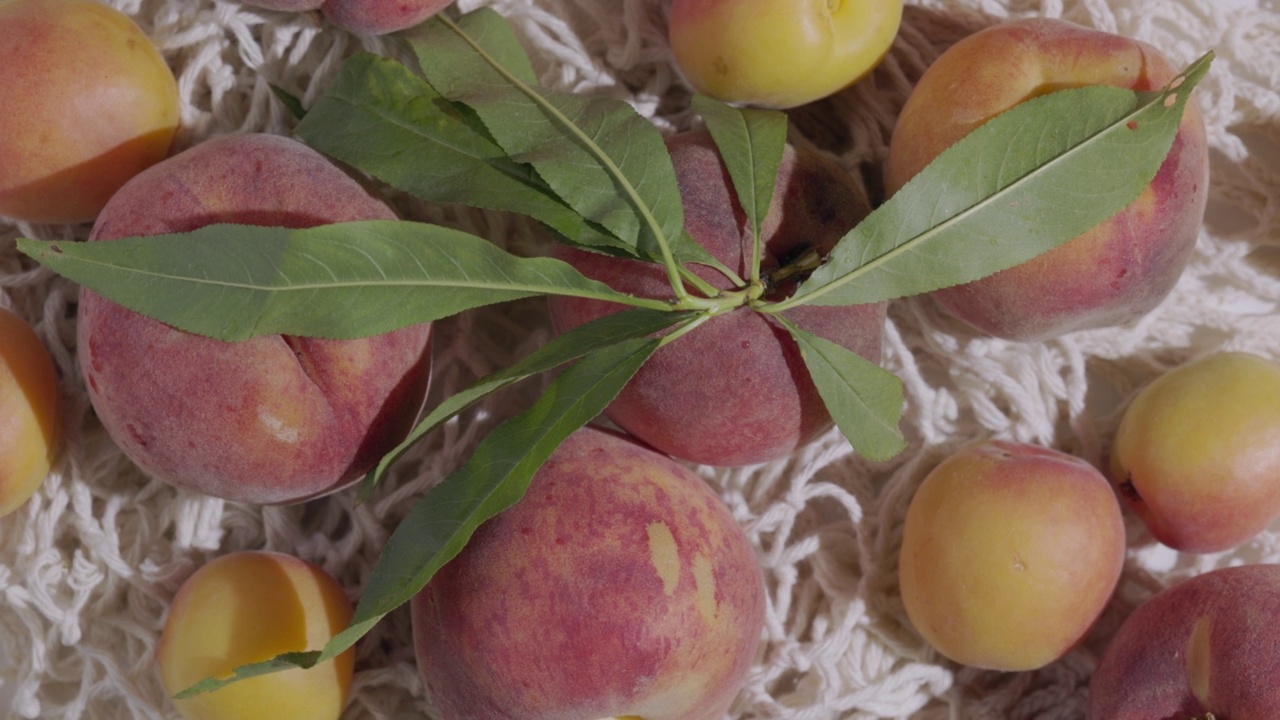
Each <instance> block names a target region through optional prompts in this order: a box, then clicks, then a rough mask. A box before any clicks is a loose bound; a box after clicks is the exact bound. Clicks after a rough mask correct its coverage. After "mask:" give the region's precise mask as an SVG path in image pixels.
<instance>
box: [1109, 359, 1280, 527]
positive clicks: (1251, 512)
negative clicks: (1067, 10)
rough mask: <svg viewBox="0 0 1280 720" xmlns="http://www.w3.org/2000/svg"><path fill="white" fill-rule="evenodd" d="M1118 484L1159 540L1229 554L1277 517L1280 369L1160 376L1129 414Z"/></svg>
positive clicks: (1267, 366) (1258, 366)
mask: <svg viewBox="0 0 1280 720" xmlns="http://www.w3.org/2000/svg"><path fill="white" fill-rule="evenodd" d="M1111 481H1112V482H1113V483H1114V484H1115V485H1116V486H1117V487H1118V488H1119V490H1120V495H1121V497H1123V498H1124V499H1125V501H1126V503H1127V504H1128V506H1129V507H1130V508H1131V509H1132V510H1133V511H1134V512H1135V513H1136V514H1137V515H1138V517H1140V518H1141V519H1142V521H1143V522H1144V523H1145V524H1146V526H1147V528H1148V529H1149V530H1150V531H1151V534H1152V535H1153V536H1155V538H1156V539H1157V540H1159V541H1160V542H1162V543H1164V544H1165V545H1168V546H1169V547H1172V548H1174V549H1176V550H1181V551H1184V552H1219V551H1222V550H1228V549H1231V548H1233V547H1235V546H1237V545H1239V544H1241V543H1243V542H1244V541H1246V540H1248V539H1249V538H1251V537H1253V536H1254V535H1256V534H1257V533H1258V532H1260V531H1262V530H1263V529H1265V528H1266V527H1267V526H1268V525H1270V524H1271V521H1272V520H1274V519H1275V518H1276V517H1277V516H1278V515H1280V364H1276V363H1275V362H1272V361H1270V360H1268V359H1266V358H1263V357H1260V356H1258V355H1253V354H1251V353H1244V352H1221V353H1214V354H1212V355H1207V356H1205V357H1202V358H1199V359H1197V360H1195V361H1194V362H1190V363H1187V364H1185V365H1181V366H1179V367H1177V368H1174V369H1173V370H1170V371H1169V372H1167V373H1165V374H1163V375H1161V376H1160V377H1158V378H1156V379H1155V380H1154V381H1152V382H1151V383H1150V384H1149V385H1147V386H1146V387H1144V388H1143V389H1142V390H1141V391H1140V392H1139V393H1138V394H1137V395H1136V396H1135V397H1134V399H1133V402H1131V403H1130V404H1129V406H1128V407H1127V408H1126V409H1125V412H1124V416H1123V417H1122V418H1121V420H1120V427H1119V428H1118V429H1117V431H1116V436H1115V441H1114V443H1113V444H1112V448H1111Z"/></svg>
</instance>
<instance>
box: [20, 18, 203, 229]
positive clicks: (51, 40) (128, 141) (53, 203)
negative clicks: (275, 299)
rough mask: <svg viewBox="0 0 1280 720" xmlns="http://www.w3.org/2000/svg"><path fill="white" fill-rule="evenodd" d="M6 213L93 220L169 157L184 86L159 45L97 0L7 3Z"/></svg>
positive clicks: (49, 219) (37, 218) (22, 217)
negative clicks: (180, 86) (117, 193)
mask: <svg viewBox="0 0 1280 720" xmlns="http://www.w3.org/2000/svg"><path fill="white" fill-rule="evenodd" d="M0 58H4V60H3V61H0V98H3V99H4V100H3V102H0V215H8V216H10V217H13V218H17V219H20V220H27V221H31V222H56V223H68V222H82V221H87V220H92V219H93V218H94V217H95V216H96V215H97V214H98V211H99V210H101V209H102V206H103V205H104V204H106V202H107V200H108V199H109V198H110V197H111V195H112V194H113V193H115V191H116V190H118V189H119V188H120V186H121V185H123V184H124V183H125V182H126V181H127V180H128V179H129V178H131V177H133V176H134V175H136V174H138V173H139V172H141V171H142V170H143V169H144V168H147V167H149V166H151V165H153V164H154V163H156V162H159V161H160V160H163V159H164V158H165V157H166V156H167V155H168V154H169V146H170V144H171V143H172V141H173V136H174V134H175V133H176V132H177V130H178V85H177V82H176V81H175V80H174V78H173V74H172V72H170V70H169V67H168V66H167V65H166V64H165V61H164V58H163V57H161V56H160V53H159V52H158V51H157V50H156V48H155V47H154V46H153V45H152V44H151V40H150V39H149V38H148V37H147V36H146V35H145V34H144V33H143V32H142V30H141V29H140V28H138V26H137V25H135V24H134V22H133V21H132V20H131V19H130V18H129V16H127V15H125V14H124V13H122V12H120V11H118V10H116V9H114V8H112V7H110V6H108V5H106V4H103V3H101V2H97V0H0Z"/></svg>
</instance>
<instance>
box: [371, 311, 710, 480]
mask: <svg viewBox="0 0 1280 720" xmlns="http://www.w3.org/2000/svg"><path fill="white" fill-rule="evenodd" d="M693 317H694V313H688V312H668V311H661V310H647V309H644V308H629V309H626V310H623V311H621V312H617V313H610V314H608V315H605V316H603V317H600V318H597V319H595V320H592V321H591V322H589V323H586V324H584V325H579V326H578V327H576V328H573V329H572V330H570V331H568V332H566V333H563V334H560V335H557V336H555V337H553V338H552V339H551V340H549V341H548V342H547V343H546V344H545V345H543V346H542V347H540V348H538V349H537V350H535V351H533V352H532V353H530V354H529V356H528V357H526V358H524V359H522V360H520V361H519V362H517V363H516V364H514V365H512V366H510V367H508V368H505V369H503V370H499V371H498V372H495V373H493V374H491V375H488V376H486V377H484V378H481V379H480V380H478V381H476V382H475V383H474V384H472V385H471V386H469V387H467V388H466V389H463V390H460V391H458V392H456V393H454V394H453V395H450V396H449V397H447V398H445V399H444V400H442V401H441V403H440V404H439V405H437V406H436V407H435V408H434V409H433V410H432V411H431V412H430V413H429V414H428V415H427V416H426V417H425V418H423V419H422V420H421V421H420V422H419V423H418V425H417V426H416V427H415V428H414V429H413V431H412V432H410V433H409V435H408V437H406V438H405V439H404V441H402V442H401V443H400V444H399V445H397V446H396V447H395V448H394V449H392V450H391V451H390V452H389V453H387V454H386V455H384V456H383V458H382V460H381V461H380V462H379V463H378V465H377V467H375V468H374V469H373V470H371V471H369V473H368V474H367V475H366V476H365V478H364V480H363V481H362V482H361V483H360V491H359V493H358V495H357V498H356V502H357V503H361V502H364V501H366V500H368V499H369V496H370V495H371V494H372V492H373V489H374V488H375V487H376V486H377V484H378V483H379V482H380V481H381V479H382V476H383V475H385V474H386V472H387V470H388V469H389V468H390V467H391V465H393V464H394V463H395V462H396V461H397V460H399V459H400V458H401V457H402V456H403V455H404V453H405V452H407V451H408V450H409V448H411V447H413V445H414V444H416V443H417V442H418V441H419V440H421V439H422V438H423V437H425V436H426V435H427V433H430V432H431V431H432V430H434V429H436V428H437V427H439V426H440V425H441V424H443V423H444V422H445V421H447V420H448V419H449V418H451V417H453V416H455V415H457V414H458V413H460V412H462V411H463V410H465V409H467V408H468V407H470V406H471V405H473V404H475V403H476V402H478V401H479V400H480V399H481V398H483V397H485V396H486V395H489V394H490V393H493V392H497V391H498V390H501V389H503V388H505V387H508V386H510V385H512V384H514V383H517V382H519V381H521V380H524V379H525V378H528V377H530V376H533V375H536V374H538V373H541V372H545V371H548V370H551V369H553V368H556V367H559V366H560V365H563V364H565V363H567V362H570V361H572V360H577V359H578V358H580V357H582V356H583V355H586V354H588V353H591V352H595V351H596V350H600V349H603V348H605V347H608V346H610V345H614V344H617V343H619V342H622V341H623V340H630V339H633V338H638V337H644V336H646V335H649V334H652V333H656V332H660V331H662V330H665V329H667V328H669V327H671V326H673V325H676V324H678V323H681V322H683V321H685V320H689V319H691V318H693Z"/></svg>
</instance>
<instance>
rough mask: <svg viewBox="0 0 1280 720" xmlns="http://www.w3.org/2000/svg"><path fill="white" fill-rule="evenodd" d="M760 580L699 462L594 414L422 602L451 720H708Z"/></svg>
mask: <svg viewBox="0 0 1280 720" xmlns="http://www.w3.org/2000/svg"><path fill="white" fill-rule="evenodd" d="M764 602H765V597H764V584H763V577H762V574H761V571H760V568H759V565H758V564H757V562H756V557H755V554H754V552H753V550H752V547H751V544H750V542H749V541H748V540H747V537H746V535H745V534H744V532H743V530H742V528H741V527H740V526H739V525H738V524H737V523H736V522H735V521H734V518H733V516H732V515H731V514H730V512H729V510H728V508H727V507H725V505H724V503H723V502H722V501H721V500H720V498H719V497H718V496H717V495H716V494H715V493H713V492H712V491H711V489H710V488H709V487H708V486H707V485H706V484H705V483H704V482H703V481H702V480H701V479H700V478H698V477H697V476H696V475H694V474H693V473H692V472H691V471H690V470H688V469H687V468H685V467H684V466H682V465H680V464H678V463H676V462H675V461H673V460H671V459H670V458H667V457H664V456H662V455H660V454H658V453H656V452H654V451H653V450H650V449H648V448H646V447H644V446H642V445H640V444H638V443H636V442H634V441H632V440H630V439H627V438H624V437H622V436H619V435H616V434H613V433H609V432H604V431H601V430H596V429H592V428H584V429H582V430H579V431H578V432H576V433H575V434H573V435H572V436H570V437H569V438H568V439H567V440H566V441H565V442H564V444H563V445H561V446H560V448H558V449H557V450H556V452H555V453H554V454H553V455H552V456H551V458H550V459H548V461H547V463H546V464H545V465H543V467H542V468H541V469H540V470H539V471H538V472H537V474H536V475H535V476H534V478H533V480H532V482H531V484H530V486H529V488H528V492H527V493H526V494H525V496H524V497H523V498H522V499H521V500H520V501H519V502H517V503H516V504H515V505H513V506H512V507H510V508H509V509H507V510H506V511H504V512H503V513H501V514H499V515H498V516H497V517H495V518H493V519H492V520H490V521H489V522H487V523H485V524H484V525H482V526H481V527H480V529H479V530H478V531H477V532H476V534H475V535H474V536H473V538H472V540H471V542H470V543H469V544H468V545H467V546H466V547H465V548H464V549H463V550H462V552H461V554H459V555H458V556H457V557H456V558H455V559H454V560H452V561H450V562H449V563H448V564H447V565H445V566H444V567H443V568H441V570H440V571H439V572H438V573H437V574H436V575H435V577H433V578H432V579H431V581H430V583H428V584H427V586H426V587H425V588H424V589H423V590H422V591H421V592H420V593H419V594H418V595H416V596H415V597H414V598H413V600H412V605H411V610H412V621H413V634H414V647H415V649H416V653H417V660H418V666H419V669H420V670H421V673H422V677H423V681H424V683H425V685H426V689H427V692H428V694H429V696H430V697H431V699H432V701H433V704H434V706H435V708H436V709H437V710H438V711H439V712H440V715H441V717H442V718H443V719H444V720H458V719H460V718H471V719H476V720H478V719H480V718H495V719H496V718H521V720H543V719H549V718H559V719H561V720H595V719H597V718H603V717H621V716H625V717H636V718H640V717H643V718H646V719H647V720H711V719H712V718H720V717H723V716H724V714H725V713H726V711H727V710H728V709H729V706H730V704H731V703H732V701H733V699H734V698H735V697H736V695H737V694H738V691H739V690H740V688H741V685H742V682H743V679H744V677H745V674H746V672H747V670H748V668H749V667H750V665H751V663H752V661H753V659H754V657H755V653H756V649H757V647H758V645H759V643H760V634H761V631H762V628H763V622H764Z"/></svg>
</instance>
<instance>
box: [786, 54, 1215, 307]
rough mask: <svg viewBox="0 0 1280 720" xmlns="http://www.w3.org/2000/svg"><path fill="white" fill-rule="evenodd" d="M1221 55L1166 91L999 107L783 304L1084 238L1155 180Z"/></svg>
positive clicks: (889, 287)
mask: <svg viewBox="0 0 1280 720" xmlns="http://www.w3.org/2000/svg"><path fill="white" fill-rule="evenodd" d="M1211 60H1212V53H1210V54H1207V55H1205V56H1204V57H1202V58H1200V59H1199V60H1197V61H1196V62H1195V63H1193V64H1192V65H1191V66H1189V67H1188V68H1187V70H1186V71H1185V72H1184V73H1183V74H1182V75H1180V76H1179V77H1178V78H1177V79H1176V80H1175V81H1174V82H1173V83H1171V84H1170V87H1169V88H1166V89H1165V90H1164V91H1162V92H1157V93H1144V94H1137V93H1134V92H1132V91H1130V90H1123V89H1120V88H1113V87H1103V86H1092V87H1085V88H1077V89H1071V90H1062V91H1058V92H1055V93H1051V94H1048V95H1044V96H1041V97H1038V98H1034V99H1032V100H1028V101H1026V102H1024V103H1021V104H1019V105H1017V106H1015V107H1014V108H1012V109H1011V110H1009V111H1007V112H1005V113H1002V114H1000V115H998V116H996V117H995V118H993V119H991V120H990V121H988V122H987V123H986V124H984V125H982V126H981V127H979V128H978V129H977V130H975V131H974V132H972V133H970V134H969V135H968V136H966V137H965V138H963V139H962V140H960V141H959V142H958V143H956V144H955V145H953V146H952V147H951V148H949V149H948V150H946V151H944V152H943V153H941V154H940V155H939V156H938V157H937V159H935V160H934V162H933V163H931V164H930V165H929V166H928V167H926V168H925V169H924V170H923V171H921V173H920V174H919V175H917V176H916V177H915V178H914V179H912V180H911V181H910V182H908V183H907V184H906V185H905V186H903V188H902V189H901V190H900V191H899V192H897V193H896V194H895V195H894V196H893V197H892V198H890V199H889V200H888V201H887V202H885V203H884V204H883V205H882V206H880V207H879V208H877V209H876V210H875V212H873V213H872V214H871V215H870V216H868V217H867V218H866V220H864V221H863V222H862V223H860V224H859V225H858V226H857V227H856V228H854V229H853V230H852V231H851V232H850V233H849V234H848V235H847V236H846V237H845V238H844V239H842V240H841V241H840V243H839V245H838V246H837V247H836V249H835V250H833V251H832V253H831V255H830V257H829V258H828V261H827V262H826V264H825V265H823V266H822V267H820V268H818V269H817V270H816V271H814V273H813V275H812V276H810V277H809V279H808V280H807V281H806V282H804V283H803V284H802V285H801V286H800V287H799V288H798V289H797V291H796V293H795V294H794V295H793V296H792V297H791V298H790V299H788V300H787V301H784V302H782V303H779V304H778V307H779V308H786V307H790V306H794V305H798V304H801V303H810V304H814V305H855V304H859V303H869V302H877V301H880V300H888V299H892V298H898V297H905V296H909V295H915V294H919V293H925V292H929V291H932V290H936V289H938V288H940V287H947V286H949V285H956V284H960V283H964V282H969V281H972V280H976V279H979V278H981V277H985V276H987V275H990V274H992V273H995V272H998V271H1000V270H1003V269H1005V268H1009V267H1013V266H1014V265H1017V264H1019V263H1022V262H1025V261H1026V260H1029V259H1031V258H1032V257H1035V256H1036V255H1038V254H1040V253H1042V252H1044V251H1046V250H1048V249H1050V248H1052V247H1055V246H1057V245H1060V244H1062V243H1063V242H1066V241H1067V240H1070V239H1071V238H1073V237H1076V236H1078V235H1080V234H1081V233H1083V232H1085V231H1087V230H1088V229H1090V228H1092V227H1094V226H1095V225H1097V224H1098V223H1100V222H1102V221H1103V220H1106V219H1107V218H1109V217H1111V216H1112V215H1114V214H1116V213H1117V212H1119V211H1120V210H1122V209H1123V208H1124V207H1125V206H1126V205H1128V204H1129V203H1130V202H1132V201H1133V200H1134V198H1136V197H1137V196H1138V195H1139V193H1140V192H1141V191H1142V190H1143V188H1145V187H1146V186H1147V185H1148V184H1149V183H1150V181H1151V179H1152V178H1153V177H1154V176H1155V174H1156V172H1157V170H1159V168H1160V165H1161V163H1162V162H1163V161H1164V159H1165V157H1166V156H1167V155H1168V154H1169V148H1170V147H1171V145H1172V143H1173V137H1174V135H1175V134H1176V132H1177V128H1178V123H1179V121H1180V119H1181V117H1182V112H1183V108H1184V107H1185V104H1186V102H1187V98H1188V96H1189V95H1190V93H1191V90H1192V88H1193V87H1194V86H1195V85H1196V83H1197V82H1199V81H1200V79H1201V78H1203V77H1204V75H1205V73H1207V72H1208V69H1209V63H1210V62H1211ZM992 248H999V252H992Z"/></svg>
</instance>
